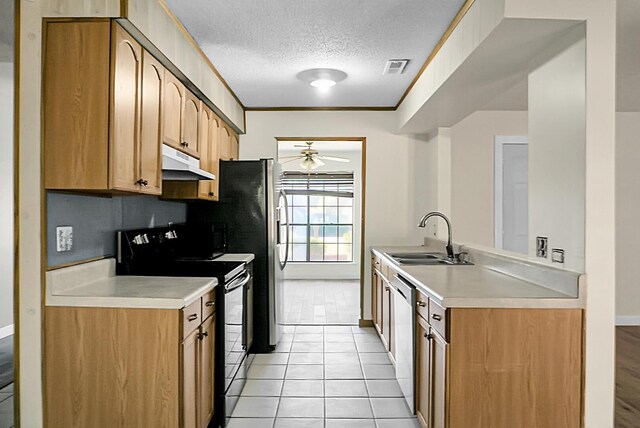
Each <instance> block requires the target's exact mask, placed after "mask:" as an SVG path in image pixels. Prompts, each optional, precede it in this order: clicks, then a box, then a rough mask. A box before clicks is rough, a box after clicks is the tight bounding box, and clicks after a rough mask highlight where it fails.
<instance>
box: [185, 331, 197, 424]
mask: <svg viewBox="0 0 640 428" xmlns="http://www.w3.org/2000/svg"><path fill="white" fill-rule="evenodd" d="M199 334H200V332H199V330H198V329H196V330H194V331H193V332H192V333H191V334H190V335H189V336H187V338H186V339H185V340H184V342H182V428H197V427H198V407H199V406H198V377H199V367H198V359H199V358H198V346H197V342H198V335H199Z"/></svg>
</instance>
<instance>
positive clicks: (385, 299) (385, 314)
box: [380, 279, 391, 351]
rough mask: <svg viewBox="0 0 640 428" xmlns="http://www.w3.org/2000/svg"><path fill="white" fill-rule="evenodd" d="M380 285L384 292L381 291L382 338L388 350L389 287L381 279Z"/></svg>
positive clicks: (389, 329)
mask: <svg viewBox="0 0 640 428" xmlns="http://www.w3.org/2000/svg"><path fill="white" fill-rule="evenodd" d="M380 281H381V282H382V287H383V290H384V292H383V293H382V336H383V338H384V342H385V346H386V348H387V351H390V350H391V348H390V345H391V323H390V321H391V287H390V286H389V285H388V284H387V283H386V282H385V281H384V280H383V279H380Z"/></svg>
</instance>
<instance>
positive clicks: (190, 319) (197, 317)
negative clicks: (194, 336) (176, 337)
mask: <svg viewBox="0 0 640 428" xmlns="http://www.w3.org/2000/svg"><path fill="white" fill-rule="evenodd" d="M201 322H202V297H201V298H199V299H198V300H196V301H195V302H193V303H192V304H190V305H189V306H187V307H186V308H184V309H183V310H182V337H183V338H185V337H187V336H188V335H189V333H191V332H192V331H194V330H195V329H196V328H198V326H199V325H200V323H201Z"/></svg>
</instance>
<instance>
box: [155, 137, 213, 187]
mask: <svg viewBox="0 0 640 428" xmlns="http://www.w3.org/2000/svg"><path fill="white" fill-rule="evenodd" d="M162 179H163V180H179V181H196V180H215V179H216V176H215V175H213V174H211V173H210V172H208V171H204V170H202V169H200V161H199V160H198V159H196V158H194V157H193V156H189V155H188V154H186V153H182V152H181V151H180V150H176V149H174V148H173V147H171V146H168V145H166V144H163V145H162Z"/></svg>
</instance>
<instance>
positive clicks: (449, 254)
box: [418, 211, 454, 260]
mask: <svg viewBox="0 0 640 428" xmlns="http://www.w3.org/2000/svg"><path fill="white" fill-rule="evenodd" d="M431 217H442V218H443V219H444V221H445V222H447V230H448V232H449V239H448V240H447V246H446V249H447V257H449V258H450V259H451V260H453V259H454V254H453V245H452V244H451V222H450V221H449V219H448V218H447V216H446V215H444V214H442V213H441V212H438V211H433V212H430V213H429V214H426V215H425V216H424V217H422V220H420V224H418V227H425V226H426V224H427V220H429V219H430V218H431Z"/></svg>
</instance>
